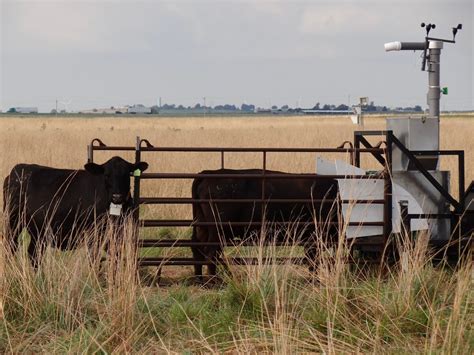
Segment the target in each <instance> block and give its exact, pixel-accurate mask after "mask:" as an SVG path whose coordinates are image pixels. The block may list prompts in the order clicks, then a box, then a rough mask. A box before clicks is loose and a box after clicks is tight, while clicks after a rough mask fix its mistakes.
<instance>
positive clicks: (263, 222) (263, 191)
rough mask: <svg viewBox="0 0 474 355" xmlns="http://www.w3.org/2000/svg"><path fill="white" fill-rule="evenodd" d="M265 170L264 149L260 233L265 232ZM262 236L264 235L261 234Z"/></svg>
mask: <svg viewBox="0 0 474 355" xmlns="http://www.w3.org/2000/svg"><path fill="white" fill-rule="evenodd" d="M266 170H267V152H266V151H265V150H264V151H263V169H262V201H261V203H262V205H261V214H262V216H261V217H262V218H261V222H262V225H261V228H260V233H265V230H264V228H265V175H266ZM262 237H265V236H264V235H262Z"/></svg>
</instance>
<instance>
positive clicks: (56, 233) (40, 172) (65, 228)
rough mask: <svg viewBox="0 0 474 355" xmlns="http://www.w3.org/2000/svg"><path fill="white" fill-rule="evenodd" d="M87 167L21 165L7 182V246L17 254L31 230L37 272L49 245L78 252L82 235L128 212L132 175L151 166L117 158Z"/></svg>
mask: <svg viewBox="0 0 474 355" xmlns="http://www.w3.org/2000/svg"><path fill="white" fill-rule="evenodd" d="M84 168H85V170H68V169H56V168H51V167H46V166H40V165H34V164H18V165H16V166H15V167H14V168H13V169H12V171H11V172H10V175H8V176H7V177H6V178H5V181H4V184H3V196H4V210H5V212H6V214H7V218H8V225H7V230H8V234H7V242H8V244H9V245H10V247H11V251H12V252H13V253H14V252H15V251H16V248H17V246H18V234H19V233H21V231H22V230H23V229H24V228H26V229H27V230H28V233H29V234H30V237H31V241H30V245H29V247H28V254H29V256H30V259H31V261H32V263H33V266H34V267H37V266H38V262H39V260H38V257H39V255H40V254H41V252H42V250H43V248H44V247H45V244H46V241H47V242H48V243H51V245H52V246H54V247H57V248H59V249H61V250H67V249H72V248H75V247H76V245H77V242H78V240H77V236H78V234H79V232H80V231H83V230H85V229H88V228H91V227H93V226H94V225H97V224H95V223H97V222H98V221H99V220H100V218H101V217H104V216H106V215H107V212H108V211H109V208H110V211H111V213H112V214H120V213H122V214H124V213H127V211H128V210H130V208H131V207H132V201H131V196H130V173H131V172H133V171H135V170H136V169H139V170H140V171H144V170H146V169H147V168H148V164H147V163H145V162H140V163H137V164H131V163H129V162H127V161H125V160H124V159H122V158H120V157H113V158H111V159H110V160H109V161H107V162H106V163H104V164H102V165H98V164H95V163H87V164H85V165H84ZM111 203H113V204H115V205H112V204H111ZM117 205H118V206H117ZM120 206H121V208H120ZM112 207H115V213H114V212H113V211H112ZM120 210H121V211H120Z"/></svg>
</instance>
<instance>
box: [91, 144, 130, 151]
mask: <svg viewBox="0 0 474 355" xmlns="http://www.w3.org/2000/svg"><path fill="white" fill-rule="evenodd" d="M92 150H124V151H128V150H135V147H126V146H97V145H93V146H92Z"/></svg>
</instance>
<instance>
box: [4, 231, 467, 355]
mask: <svg viewBox="0 0 474 355" xmlns="http://www.w3.org/2000/svg"><path fill="white" fill-rule="evenodd" d="M127 233H128V232H127ZM127 233H125V237H124V238H123V243H122V244H119V245H115V246H113V248H117V250H118V251H119V252H118V255H120V256H119V257H120V261H119V262H117V263H116V262H113V261H110V260H109V261H108V262H105V263H104V264H103V265H102V268H101V269H98V268H97V267H96V266H93V265H91V264H89V263H88V262H85V260H86V257H85V250H84V249H80V250H77V251H74V252H69V253H59V252H52V251H50V250H49V251H47V252H46V254H45V255H44V257H43V263H42V265H41V267H40V269H39V270H38V271H37V272H34V271H33V270H32V269H31V267H30V266H29V264H28V262H27V260H26V259H25V255H24V250H23V251H19V253H18V254H17V255H16V256H15V257H14V258H12V257H11V256H9V255H8V254H6V253H5V251H4V250H3V248H2V250H1V254H0V271H1V274H2V278H1V279H0V280H1V281H0V317H1V318H0V353H9V352H11V353H23V352H26V353H65V352H72V353H78V352H81V353H82V352H87V353H111V352H141V353H149V352H179V353H194V352H226V351H233V352H237V353H248V352H278V353H294V352H327V353H340V352H346V353H348V352H349V353H354V352H364V353H365V352H371V353H407V352H414V353H466V354H467V353H472V352H473V351H474V340H473V339H474V332H473V328H474V327H473V325H474V297H473V296H474V291H473V290H474V288H473V287H472V286H473V267H472V266H473V265H472V262H471V261H470V262H469V263H467V264H465V265H460V266H459V267H458V268H457V269H455V270H452V269H450V268H448V267H442V266H437V267H434V266H433V265H432V263H431V262H430V260H429V258H427V257H426V256H424V255H426V253H423V252H422V251H423V250H422V248H423V245H422V243H420V244H419V245H417V246H416V247H415V248H414V249H409V250H406V251H405V252H404V253H405V254H404V255H405V256H406V258H407V260H408V261H409V262H408V263H407V264H406V265H405V266H404V267H397V266H395V267H393V268H392V269H390V270H388V271H387V272H386V273H384V274H381V273H380V269H379V268H373V269H366V270H360V269H358V268H355V267H350V266H349V265H347V264H345V263H344V262H343V260H342V259H341V258H339V257H338V256H337V255H342V254H343V253H342V254H337V253H332V254H328V255H326V256H325V257H321V259H320V260H319V261H320V266H319V268H318V270H317V271H316V273H314V274H310V273H309V272H308V271H307V269H306V268H305V267H298V266H290V265H255V266H252V265H244V266H235V267H231V269H230V270H231V273H225V272H224V270H220V276H221V281H220V282H218V283H216V284H214V285H213V286H207V287H203V286H197V285H194V284H192V283H190V282H189V278H188V280H187V281H184V279H183V281H179V280H180V279H179V278H178V281H177V282H175V283H172V284H170V286H166V287H156V286H155V287H149V286H148V283H147V282H146V275H145V276H143V273H142V272H140V273H139V274H138V273H136V272H135V271H134V270H135V260H136V259H135V255H134V251H133V248H132V247H131V243H130V241H131V240H132V239H131V235H129V234H127ZM159 233H162V235H163V236H164V237H166V238H169V237H172V236H173V235H174V231H173V230H163V229H162V230H160V232H159ZM114 240H116V239H114ZM185 249H186V248H185ZM241 249H243V250H241ZM241 249H239V248H232V249H231V250H230V251H229V254H231V253H239V254H245V253H254V252H257V254H258V253H260V254H263V253H264V251H263V250H259V249H258V248H255V247H254V248H241ZM265 250H266V251H265V252H268V253H270V255H271V256H279V255H280V254H282V253H283V254H286V255H291V256H296V255H301V252H302V250H301V248H285V250H284V251H280V250H276V249H272V248H265ZM187 252H189V251H187ZM164 273H165V274H166V267H165V268H164ZM186 276H187V277H189V276H191V272H190V273H189V275H186ZM168 277H169V276H168Z"/></svg>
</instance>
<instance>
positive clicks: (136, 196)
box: [133, 137, 141, 222]
mask: <svg viewBox="0 0 474 355" xmlns="http://www.w3.org/2000/svg"><path fill="white" fill-rule="evenodd" d="M140 160H141V147H140V137H137V142H136V145H135V164H138V163H139V162H140ZM137 175H138V174H135V173H134V174H133V218H134V219H135V221H136V222H138V220H139V218H140V176H137Z"/></svg>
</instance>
